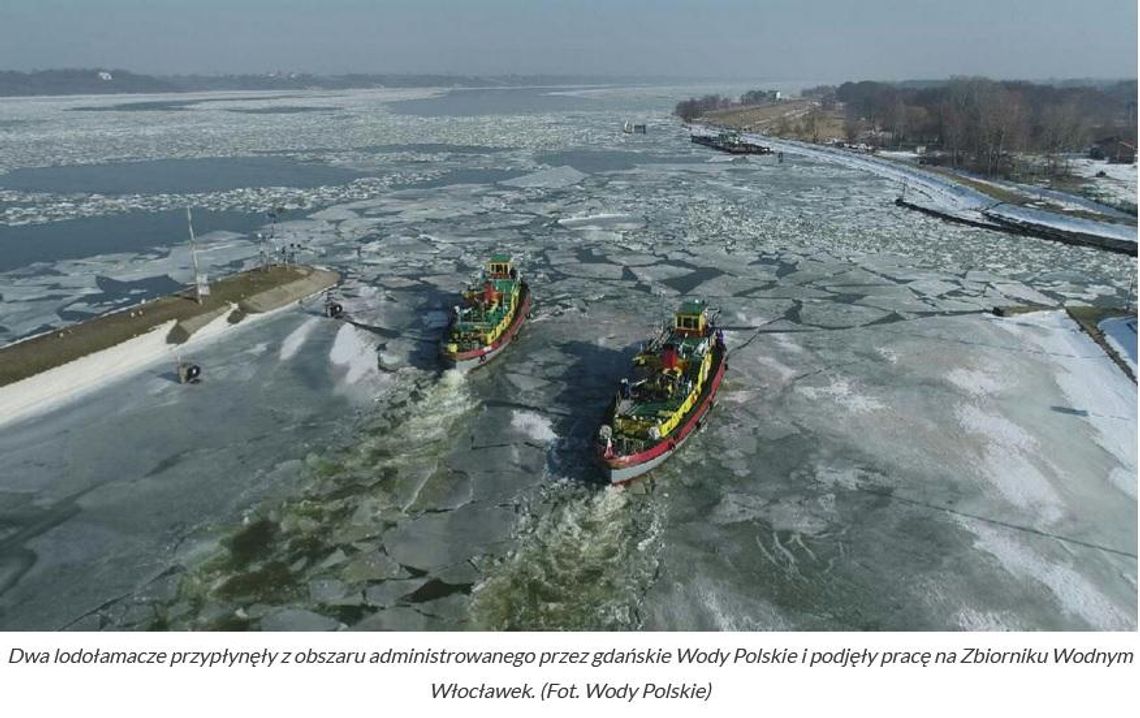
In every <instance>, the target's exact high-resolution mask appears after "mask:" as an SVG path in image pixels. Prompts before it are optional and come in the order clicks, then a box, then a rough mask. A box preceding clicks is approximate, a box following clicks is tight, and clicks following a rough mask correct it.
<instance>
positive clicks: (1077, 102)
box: [674, 77, 1137, 175]
mask: <svg viewBox="0 0 1140 718" xmlns="http://www.w3.org/2000/svg"><path fill="white" fill-rule="evenodd" d="M1136 87H1137V86H1136V81H1135V80H1123V81H1120V82H1112V83H1102V84H1094V83H1084V84H1080V83H1059V84H1044V83H1031V82H1024V81H999V80H991V79H988V78H985V77H956V78H952V79H950V80H945V81H931V82H902V83H888V82H872V81H862V82H845V83H843V84H842V85H839V86H838V87H836V86H831V85H820V86H817V87H812V88H808V89H806V90H804V91H803V92H802V93H801V95H802V96H803V97H805V98H809V99H813V100H815V101H816V102H817V103H818V104H817V106H816V108H815V109H814V110H813V111H812V113H809V115H808V117H807V119H808V120H812V119H813V118H814V119H816V120H818V118H819V115H820V114H821V112H827V113H834V112H839V111H840V108H842V110H841V111H842V113H843V120H844V125H843V126H844V133H845V134H846V135H847V140H848V141H849V142H870V143H872V144H876V145H878V146H881V147H894V148H913V147H915V146H918V145H924V146H925V147H926V148H927V149H928V150H940V151H941V153H942V154H941V156H942V157H944V159H945V161H946V162H947V163H949V164H952V165H954V166H957V167H966V168H969V169H973V170H975V171H978V172H982V173H985V174H989V175H994V174H1005V173H1008V172H1009V171H1010V170H1011V169H1012V158H1013V155H1014V153H1018V152H1026V153H1033V154H1038V155H1042V156H1044V157H1045V158H1046V160H1047V162H1046V164H1047V167H1048V168H1049V169H1050V170H1052V171H1056V170H1057V169H1058V168H1059V166H1060V164H1061V158H1062V157H1063V155H1064V154H1065V153H1068V152H1073V151H1076V150H1081V149H1083V148H1085V147H1087V146H1088V145H1089V144H1090V143H1091V142H1093V141H1096V140H1097V139H1100V138H1103V137H1108V136H1119V137H1121V138H1123V139H1125V140H1131V141H1135V139H1136V94H1137V93H1136ZM764 96H765V93H763V92H762V91H753V92H748V93H745V94H744V95H742V96H741V97H740V98H739V99H733V98H730V97H722V96H721V95H705V96H703V97H694V98H690V99H688V100H684V101H682V102H679V103H677V105H676V108H675V109H674V114H676V115H677V116H678V117H680V118H681V119H682V120H683V121H686V122H689V121H692V120H694V119H697V118H698V117H700V116H701V115H704V114H707V113H708V112H711V111H714V110H722V109H728V108H732V107H740V106H744V105H755V104H759V101H762V100H763V99H764Z"/></svg>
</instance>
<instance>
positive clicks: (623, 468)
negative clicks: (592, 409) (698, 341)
mask: <svg viewBox="0 0 1140 718" xmlns="http://www.w3.org/2000/svg"><path fill="white" fill-rule="evenodd" d="M715 351H716V352H717V354H715V355H714V356H713V361H714V363H715V366H716V369H715V370H714V371H713V376H712V379H711V380H710V381H709V383H708V386H707V387H706V388H705V390H704V392H703V396H702V397H701V401H700V403H699V404H697V406H696V407H694V408H693V409H691V410H690V411H689V416H688V417H687V418H686V419H685V422H684V424H682V426H681V428H680V429H679V430H678V431H676V432H675V433H673V434H671V435H669V436H668V437H666V438H664V439H662V440H661V441H659V442H657V443H656V444H654V445H653V446H651V447H650V448H648V449H646V450H644V451H640V452H638V453H636V454H627V455H625V456H608V457H607V456H605V454H604V453H599V458H600V459H601V461H602V463H603V464H604V466H605V467H606V468H607V469H608V470H609V471H610V482H611V483H613V484H625V483H628V482H630V481H632V480H633V479H636V478H637V477H638V476H641V475H642V474H644V473H646V472H648V471H650V470H651V469H653V468H655V467H656V466H658V465H659V464H661V463H662V462H663V461H664V460H665V459H666V458H668V456H669V455H670V454H672V453H673V452H674V451H676V450H677V448H678V447H680V445H681V444H682V443H684V441H685V439H687V438H689V435H690V434H692V433H693V432H694V431H695V430H696V429H697V427H698V426H699V425H700V423H701V419H702V418H704V416H705V414H707V413H708V411H709V409H711V408H712V405H713V400H714V399H715V398H716V393H717V390H719V389H720V383H721V380H723V379H724V371H725V369H727V368H728V363H727V361H726V356H725V353H726V352H725V349H723V348H722V349H716V350H715ZM600 451H604V449H601V450H600Z"/></svg>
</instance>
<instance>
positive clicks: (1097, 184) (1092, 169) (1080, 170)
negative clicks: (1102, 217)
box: [1068, 157, 1137, 206]
mask: <svg viewBox="0 0 1140 718" xmlns="http://www.w3.org/2000/svg"><path fill="white" fill-rule="evenodd" d="M1068 162H1069V166H1070V167H1072V169H1073V172H1074V173H1075V174H1077V175H1080V176H1081V177H1088V178H1089V179H1091V180H1092V185H1093V188H1092V190H1091V192H1092V193H1093V194H1095V195H1097V196H1099V197H1101V198H1102V199H1104V200H1105V201H1108V202H1113V203H1117V204H1130V205H1132V206H1136V176H1137V169H1136V165H1135V164H1131V165H1125V164H1109V163H1108V162H1106V161H1104V160H1093V159H1089V158H1087V157H1079V158H1073V159H1070V160H1069V161H1068ZM1101 172H1103V173H1104V174H1105V176H1104V177H1098V176H1097V175H1098V174H1099V173H1101Z"/></svg>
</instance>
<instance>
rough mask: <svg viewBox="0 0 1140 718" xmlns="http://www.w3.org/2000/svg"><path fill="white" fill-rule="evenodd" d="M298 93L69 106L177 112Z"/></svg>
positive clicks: (75, 109) (92, 109)
mask: <svg viewBox="0 0 1140 718" xmlns="http://www.w3.org/2000/svg"><path fill="white" fill-rule="evenodd" d="M293 97H298V95H276V96H272V97H256V96H253V97H202V98H196V99H186V100H141V101H139V102H121V103H119V104H116V105H86V106H82V107H69V108H67V111H68V112H177V111H180V110H188V109H191V108H192V107H194V106H195V105H205V104H209V103H211V102H265V101H266V100H285V99H290V98H293Z"/></svg>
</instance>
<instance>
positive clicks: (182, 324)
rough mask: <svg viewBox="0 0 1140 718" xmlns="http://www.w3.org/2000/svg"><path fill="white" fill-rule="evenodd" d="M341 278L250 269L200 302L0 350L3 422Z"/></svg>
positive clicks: (127, 313)
mask: <svg viewBox="0 0 1140 718" xmlns="http://www.w3.org/2000/svg"><path fill="white" fill-rule="evenodd" d="M339 281H340V275H339V274H338V273H337V272H334V271H331V270H327V269H320V268H315V267H305V266H274V267H270V268H268V269H252V270H248V271H245V272H241V273H238V274H234V275H231V276H229V277H225V278H223V279H220V280H218V281H216V282H214V283H213V284H211V285H210V294H209V296H207V297H205V298H204V299H203V301H202V302H201V303H198V302H196V301H194V299H193V298H192V297H191V296H190V295H189V293H187V292H184V293H180V294H175V295H169V296H166V297H162V298H160V299H156V300H154V301H151V302H146V303H143V304H139V305H136V306H134V307H131V308H129V309H126V310H123V311H119V312H114V313H111V314H104V315H102V316H99V317H96V318H94V319H90V320H88V321H85V322H80V323H78V324H74V325H72V326H69V327H65V328H62V329H58V330H52V331H51V332H47V333H45V334H40V335H38V336H35V337H32V338H30V339H26V340H24V341H21V342H17V343H15V344H11V345H8V346H6V347H0V423H7V422H9V421H12V420H15V419H17V418H19V417H21V416H24V415H26V414H27V413H29V412H32V411H36V410H40V409H43V408H46V407H48V406H51V405H55V404H57V403H58V402H60V401H62V400H64V399H66V398H68V397H70V396H74V395H75V394H76V393H77V392H82V391H84V390H87V389H90V388H92V387H93V386H96V385H98V384H101V383H103V382H105V381H107V380H110V379H115V378H119V377H122V376H125V375H127V374H129V373H131V372H133V371H136V370H138V369H140V368H142V367H143V366H146V365H149V364H151V363H154V362H156V361H162V360H169V361H174V359H175V357H176V356H177V351H178V350H179V349H180V348H182V347H184V346H186V345H188V344H190V343H192V342H197V341H201V340H204V339H207V338H210V337H214V336H217V335H218V334H220V333H222V332H225V331H227V330H229V329H230V328H233V327H235V326H239V325H241V324H243V323H248V322H249V321H250V320H251V318H254V317H257V316H262V315H266V314H268V313H270V312H272V311H273V310H275V309H278V308H281V307H284V306H286V305H289V304H291V303H293V302H296V301H300V300H301V299H304V298H305V297H309V296H311V295H313V294H317V293H319V292H322V291H324V290H326V289H328V288H329V287H332V286H335V285H336V284H337V282H339Z"/></svg>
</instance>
